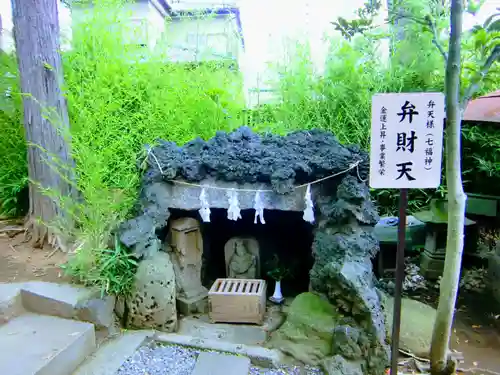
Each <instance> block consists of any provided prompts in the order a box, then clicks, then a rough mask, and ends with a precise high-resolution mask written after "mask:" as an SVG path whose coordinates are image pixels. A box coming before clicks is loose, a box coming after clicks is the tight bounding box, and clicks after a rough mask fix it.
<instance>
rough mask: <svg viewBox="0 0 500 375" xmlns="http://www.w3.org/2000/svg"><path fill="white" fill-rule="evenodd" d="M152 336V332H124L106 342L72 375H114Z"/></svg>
mask: <svg viewBox="0 0 500 375" xmlns="http://www.w3.org/2000/svg"><path fill="white" fill-rule="evenodd" d="M153 335H154V332H153V331H126V332H123V333H122V334H121V335H119V336H118V337H115V338H113V339H109V340H107V341H105V342H104V343H103V344H102V345H101V346H99V348H98V349H97V351H96V352H95V353H94V354H92V355H91V356H90V357H88V358H87V359H86V360H85V362H83V363H82V365H81V366H80V367H79V368H78V369H77V370H76V371H75V372H74V373H73V375H115V374H116V372H117V371H118V369H119V368H120V367H121V365H122V364H123V363H124V362H125V361H126V360H127V359H128V358H129V357H131V356H132V355H133V354H134V353H135V351H136V350H137V349H139V347H141V346H142V345H143V344H144V343H146V342H147V341H148V340H149V338H150V337H152V336H153Z"/></svg>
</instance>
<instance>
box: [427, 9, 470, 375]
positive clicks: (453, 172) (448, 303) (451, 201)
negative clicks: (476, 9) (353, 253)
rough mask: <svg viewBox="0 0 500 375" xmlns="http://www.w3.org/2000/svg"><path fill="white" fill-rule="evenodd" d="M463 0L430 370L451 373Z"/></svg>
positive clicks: (459, 219)
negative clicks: (443, 249)
mask: <svg viewBox="0 0 500 375" xmlns="http://www.w3.org/2000/svg"><path fill="white" fill-rule="evenodd" d="M462 17H463V0H452V3H451V32H450V41H449V52H448V60H447V65H446V83H445V85H446V118H447V128H446V161H447V165H446V181H447V183H448V234H447V241H446V260H445V266H444V271H443V278H442V279H441V288H440V295H439V306H438V310H437V316H436V322H435V323H434V331H433V336H432V344H431V373H432V374H433V375H438V374H439V375H442V374H451V371H452V370H453V368H452V367H453V364H452V363H451V360H450V359H449V357H448V345H449V342H450V335H451V327H452V323H453V315H454V311H455V303H456V299H457V291H458V284H459V280H460V266H461V262H462V252H463V246H464V221H465V201H466V196H465V193H464V190H463V186H462V173H461V160H460V150H461V147H460V136H461V132H460V127H461V122H462V121H461V120H462V108H461V106H460V43H461V34H462Z"/></svg>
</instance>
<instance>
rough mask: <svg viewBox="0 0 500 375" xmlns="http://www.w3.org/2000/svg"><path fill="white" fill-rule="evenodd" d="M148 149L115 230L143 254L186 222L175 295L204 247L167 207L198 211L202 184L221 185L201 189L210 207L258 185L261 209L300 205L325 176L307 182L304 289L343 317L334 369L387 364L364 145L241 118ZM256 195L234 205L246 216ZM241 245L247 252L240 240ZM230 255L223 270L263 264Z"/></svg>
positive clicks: (335, 337)
mask: <svg viewBox="0 0 500 375" xmlns="http://www.w3.org/2000/svg"><path fill="white" fill-rule="evenodd" d="M149 151H150V152H148V157H147V160H146V164H147V169H146V171H145V173H144V175H143V180H142V189H141V195H140V200H139V202H138V206H137V214H136V216H135V217H134V218H132V219H131V220H128V221H127V222H125V223H123V224H122V225H121V227H120V228H119V237H120V240H121V242H122V243H123V244H124V245H125V246H127V247H128V248H129V249H130V251H132V252H133V253H134V254H135V256H136V257H137V258H138V259H145V260H147V259H150V258H151V257H152V256H154V254H157V253H158V252H161V251H162V249H163V248H164V244H162V240H163V239H162V238H160V237H159V235H158V233H160V232H161V231H162V230H163V229H165V228H167V227H168V226H169V225H170V227H171V228H174V227H176V228H184V229H181V230H180V231H179V235H180V234H183V235H184V236H185V240H183V241H186V242H184V243H187V242H189V243H192V244H193V245H192V246H193V247H194V248H193V249H191V250H187V249H181V248H180V247H182V246H184V245H179V244H177V243H176V244H175V246H176V248H175V249H174V248H172V249H171V251H172V253H173V254H174V255H175V256H174V255H172V263H177V266H176V267H178V270H177V272H176V279H177V278H180V279H181V280H179V282H177V280H176V284H177V286H178V288H177V290H178V292H179V296H181V295H183V293H184V295H188V294H189V292H190V291H191V290H192V288H193V289H194V290H196V288H195V287H193V285H191V284H190V283H188V282H187V281H185V280H182V279H183V277H184V276H185V275H186V274H187V272H192V273H193V274H196V275H197V272H198V269H199V268H198V267H197V266H196V265H194V264H192V263H193V262H196V261H199V259H200V253H199V251H200V249H202V247H196V246H198V245H197V244H198V240H197V239H195V238H197V237H196V235H193V234H191V232H190V229H188V230H187V232H186V229H185V228H187V227H188V226H183V225H180V224H179V223H176V222H174V223H169V218H170V216H171V210H174V209H175V210H184V211H190V212H191V214H192V217H199V214H198V210H199V209H200V208H201V203H200V193H201V186H208V187H210V186H215V187H217V188H218V189H210V188H206V189H205V190H206V195H207V201H208V203H209V206H210V208H211V209H216V208H218V209H225V210H227V209H228V207H229V203H228V198H227V196H226V192H225V191H224V190H222V189H220V188H239V189H253V190H260V191H265V193H263V194H261V195H262V196H261V202H262V205H263V207H264V211H267V210H280V211H288V212H295V213H299V214H302V212H303V210H304V208H305V202H304V195H305V192H306V186H307V184H308V183H311V182H313V181H316V180H319V179H322V178H327V179H325V180H323V181H322V182H320V183H317V184H313V185H310V186H311V195H312V201H313V205H314V215H315V221H314V224H312V225H311V229H312V231H313V234H314V241H313V245H312V249H311V252H312V255H313V257H314V264H313V266H312V269H311V270H310V272H309V282H310V291H311V292H313V293H314V294H316V295H320V296H322V297H324V298H326V299H327V300H328V301H329V302H330V303H331V304H332V305H333V306H334V310H335V311H336V312H337V313H338V314H340V316H341V317H342V319H341V321H339V322H338V327H336V328H335V330H334V331H333V332H332V333H331V334H332V338H331V342H334V343H336V344H335V345H333V346H332V348H331V350H330V351H329V353H327V358H325V361H328V362H329V366H330V367H331V368H337V367H345V366H347V365H349V366H352V368H355V369H356V372H355V373H363V374H370V375H379V374H382V373H383V372H384V370H385V366H386V365H388V363H389V362H388V360H389V350H388V349H389V348H388V346H387V344H386V336H385V323H384V314H383V311H382V307H381V296H380V293H379V292H378V290H377V289H376V288H375V285H374V274H373V270H372V263H371V259H372V258H373V257H374V256H375V255H376V254H377V252H378V251H379V247H378V246H379V245H378V241H377V239H376V237H375V236H374V234H373V228H374V225H375V224H376V223H377V221H378V215H377V211H376V209H375V207H374V205H373V202H372V201H371V199H370V193H369V188H368V186H367V184H366V180H367V179H368V170H369V163H368V154H367V153H366V152H364V151H363V150H361V149H360V148H359V147H358V146H344V145H341V144H340V143H339V142H338V141H337V139H336V138H335V137H334V136H333V134H331V133H329V132H326V131H321V130H308V131H298V132H294V133H290V134H288V135H286V136H277V135H271V134H265V135H258V134H255V133H253V132H252V131H251V130H250V129H249V128H247V127H242V128H240V129H238V130H236V131H234V132H232V133H225V132H218V133H217V134H216V135H215V136H214V137H213V138H211V139H209V140H207V141H204V140H202V139H199V138H198V139H195V140H193V141H191V142H188V143H187V144H185V145H184V146H182V147H179V146H177V145H176V144H174V143H172V142H164V141H160V143H159V145H158V146H156V147H154V148H151V149H150V150H149ZM143 161H144V160H141V161H140V162H141V164H143ZM328 177H331V178H328ZM186 182H187V183H189V184H185V183H186ZM196 185H199V186H196ZM254 197H255V192H251V191H249V192H247V191H239V192H238V200H239V208H240V209H241V210H242V211H244V210H251V212H252V215H253V212H254V208H253V207H254ZM264 215H265V212H264ZM211 225H212V224H211ZM256 225H257V224H256ZM259 225H267V224H259ZM290 230H293V228H291V229H290ZM183 231H184V232H183ZM190 246H191V245H190ZM173 247H174V246H173ZM230 247H231V246H229V248H230ZM236 248H238V246H236ZM233 249H234V246H233ZM224 250H225V249H224ZM240 250H241V251H240ZM190 251H191V252H190ZM201 251H202V250H201ZM231 251H233V250H231ZM172 253H171V254H172ZM234 253H235V254H236V251H234ZM238 254H243V257H244V258H246V259H247V260H248V259H252V257H251V256H250V257H249V256H248V255H245V254H244V252H242V248H241V247H240V248H239V249H238ZM227 255H230V254H227ZM227 255H226V254H224V256H225V260H226V265H227V266H228V267H227V268H228V269H230V271H228V272H234V273H235V274H237V273H238V272H241V273H242V274H248V273H252V274H253V272H257V273H258V272H259V271H260V270H258V269H257V270H256V271H254V270H253V269H252V266H250V267H249V268H248V269H247V270H246V271H245V270H244V268H245V267H242V268H240V267H236V266H234V267H232V268H231V267H230V264H231V261H229V262H228V260H229V258H228V257H227ZM262 256H263V254H260V257H262ZM176 257H177V258H176ZM254 259H255V258H254ZM243 263H244V262H243ZM247 263H248V262H247ZM250 263H252V264H253V262H250ZM257 263H258V262H257ZM188 264H192V266H193V268H192V269H191V270H189V267H188V268H186V267H187V265H188ZM236 264H238V262H236V261H235V265H236ZM247 265H248V264H247ZM182 267H184V268H182ZM188 270H189V271H188ZM242 270H243V271H242ZM178 275H179V276H178ZM223 276H224V275H221V276H220V277H223ZM197 277H198V276H196V280H195V281H196V282H197V280H199V279H198V278H197ZM197 285H198V284H197ZM181 298H182V297H181ZM163 324H164V323H163ZM342 343H345V344H342Z"/></svg>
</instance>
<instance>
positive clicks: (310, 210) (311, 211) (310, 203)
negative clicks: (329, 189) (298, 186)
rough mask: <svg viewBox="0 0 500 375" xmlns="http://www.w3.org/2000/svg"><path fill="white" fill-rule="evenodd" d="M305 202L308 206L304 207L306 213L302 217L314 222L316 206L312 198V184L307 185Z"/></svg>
mask: <svg viewBox="0 0 500 375" xmlns="http://www.w3.org/2000/svg"><path fill="white" fill-rule="evenodd" d="M304 202H305V204H306V208H305V209H304V215H303V216H302V218H303V219H304V220H305V221H307V222H308V223H314V209H313V207H314V206H313V201H312V198H311V184H309V185H307V189H306V195H305V196H304Z"/></svg>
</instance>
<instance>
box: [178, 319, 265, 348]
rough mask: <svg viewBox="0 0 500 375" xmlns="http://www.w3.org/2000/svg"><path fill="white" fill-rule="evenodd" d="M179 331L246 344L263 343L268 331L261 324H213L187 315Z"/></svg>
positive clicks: (180, 332) (210, 338) (193, 335)
mask: <svg viewBox="0 0 500 375" xmlns="http://www.w3.org/2000/svg"><path fill="white" fill-rule="evenodd" d="M177 333H179V334H180V335H185V336H192V337H195V338H200V339H206V340H221V341H226V342H230V343H233V344H244V345H261V344H263V343H264V342H265V341H266V339H267V332H266V331H265V330H264V329H263V328H262V327H260V326H255V325H245V324H238V325H235V324H218V323H217V324H213V323H209V322H207V321H204V320H201V319H196V318H192V317H186V318H183V319H182V320H181V321H180V323H179V330H178V332H177Z"/></svg>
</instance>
